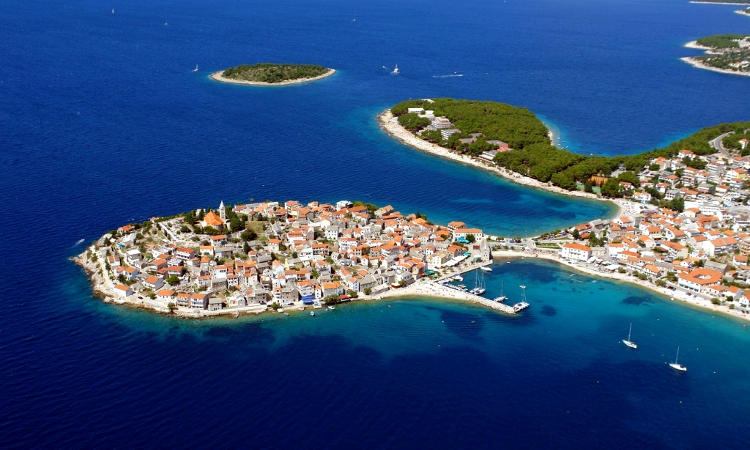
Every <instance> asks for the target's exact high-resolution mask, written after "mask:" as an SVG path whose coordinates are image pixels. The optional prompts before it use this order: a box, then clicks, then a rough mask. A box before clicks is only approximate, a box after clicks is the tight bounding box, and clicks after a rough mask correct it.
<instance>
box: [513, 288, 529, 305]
mask: <svg viewBox="0 0 750 450" xmlns="http://www.w3.org/2000/svg"><path fill="white" fill-rule="evenodd" d="M519 287H520V288H521V292H523V294H522V295H523V300H521V301H520V302H518V303H516V304H515V305H513V312H519V311H523V310H524V309H526V308H528V307H529V302H527V301H526V286H524V285H523V284H522V285H521V286H519Z"/></svg>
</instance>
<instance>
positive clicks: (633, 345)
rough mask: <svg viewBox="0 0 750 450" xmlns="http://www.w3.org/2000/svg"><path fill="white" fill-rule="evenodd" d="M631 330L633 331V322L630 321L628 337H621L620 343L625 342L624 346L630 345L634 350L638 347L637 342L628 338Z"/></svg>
mask: <svg viewBox="0 0 750 450" xmlns="http://www.w3.org/2000/svg"><path fill="white" fill-rule="evenodd" d="M632 332H633V323H632V322H631V323H630V329H628V338H627V339H623V340H622V343H623V344H625V346H626V347H630V348H632V349H633V350H635V349H637V348H638V344H636V343H635V342H633V341H631V340H630V333H632Z"/></svg>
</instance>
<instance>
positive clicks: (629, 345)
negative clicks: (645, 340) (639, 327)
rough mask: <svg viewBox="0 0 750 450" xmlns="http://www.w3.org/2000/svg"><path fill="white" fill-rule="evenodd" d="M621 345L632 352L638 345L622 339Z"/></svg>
mask: <svg viewBox="0 0 750 450" xmlns="http://www.w3.org/2000/svg"><path fill="white" fill-rule="evenodd" d="M622 343H623V344H625V346H626V347H629V348H632V349H633V350H635V349H637V348H638V344H636V343H635V342H633V341H629V340H627V339H623V340H622Z"/></svg>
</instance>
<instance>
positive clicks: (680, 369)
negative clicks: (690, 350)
mask: <svg viewBox="0 0 750 450" xmlns="http://www.w3.org/2000/svg"><path fill="white" fill-rule="evenodd" d="M679 357H680V346H679V345H678V346H677V354H676V355H675V357H674V362H673V363H669V367H671V368H673V369H674V370H676V371H678V372H687V367H685V366H683V365H682V364H680V363H678V362H677V358H679Z"/></svg>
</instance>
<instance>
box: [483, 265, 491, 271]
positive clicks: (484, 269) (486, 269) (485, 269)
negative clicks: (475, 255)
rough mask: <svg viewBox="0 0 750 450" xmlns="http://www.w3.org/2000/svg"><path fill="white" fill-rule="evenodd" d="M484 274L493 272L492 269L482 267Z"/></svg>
mask: <svg viewBox="0 0 750 450" xmlns="http://www.w3.org/2000/svg"><path fill="white" fill-rule="evenodd" d="M480 269H481V270H482V272H492V268H491V267H490V266H482V267H480Z"/></svg>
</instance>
